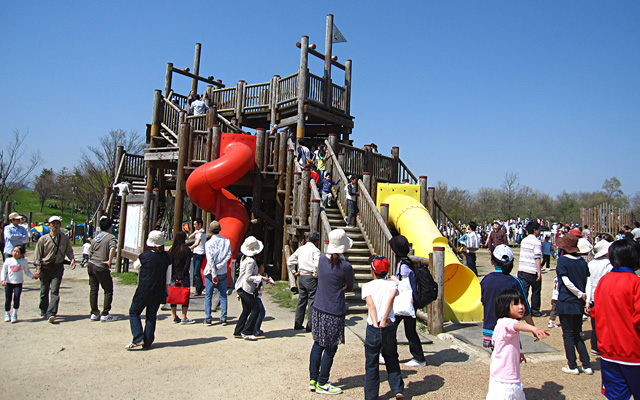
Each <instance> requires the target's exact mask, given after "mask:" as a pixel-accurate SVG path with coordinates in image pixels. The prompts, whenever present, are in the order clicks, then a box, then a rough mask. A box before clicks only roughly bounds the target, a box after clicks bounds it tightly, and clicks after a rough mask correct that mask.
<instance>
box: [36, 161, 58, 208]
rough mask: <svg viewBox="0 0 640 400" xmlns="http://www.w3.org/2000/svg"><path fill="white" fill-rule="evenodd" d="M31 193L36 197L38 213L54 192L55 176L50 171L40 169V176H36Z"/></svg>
mask: <svg viewBox="0 0 640 400" xmlns="http://www.w3.org/2000/svg"><path fill="white" fill-rule="evenodd" d="M33 191H34V193H35V194H36V196H37V197H38V201H39V202H40V212H42V209H43V208H44V203H45V202H46V201H47V199H50V198H51V196H52V195H53V194H54V192H55V191H56V174H55V173H54V172H53V170H52V169H48V168H43V169H42V172H40V175H38V176H37V177H36V179H35V186H34V188H33Z"/></svg>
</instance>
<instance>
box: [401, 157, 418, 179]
mask: <svg viewBox="0 0 640 400" xmlns="http://www.w3.org/2000/svg"><path fill="white" fill-rule="evenodd" d="M398 164H399V168H398V182H405V181H406V182H409V183H411V184H413V185H415V184H416V183H418V178H416V176H415V175H414V174H413V173H412V172H411V171H410V170H409V167H407V166H406V165H405V163H403V162H402V160H400V159H398Z"/></svg>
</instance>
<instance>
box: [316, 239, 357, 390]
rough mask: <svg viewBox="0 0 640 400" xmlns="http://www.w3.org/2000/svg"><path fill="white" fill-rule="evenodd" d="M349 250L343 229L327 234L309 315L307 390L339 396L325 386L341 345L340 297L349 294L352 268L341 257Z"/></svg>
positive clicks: (344, 309) (342, 309) (342, 318)
mask: <svg viewBox="0 0 640 400" xmlns="http://www.w3.org/2000/svg"><path fill="white" fill-rule="evenodd" d="M351 246H353V240H351V239H350V238H349V237H347V233H346V232H345V231H344V229H334V230H333V231H331V232H329V245H328V246H327V249H326V254H323V255H321V256H320V260H319V261H318V290H317V291H316V299H315V301H314V303H313V311H312V313H311V332H312V334H313V346H312V347H311V354H310V355H309V390H311V391H315V392H316V393H324V394H339V393H342V389H340V388H338V387H335V386H333V385H332V384H331V383H329V375H330V373H331V366H332V365H333V358H334V357H335V355H336V351H338V345H339V344H340V343H342V344H344V326H345V325H344V323H345V315H346V313H347V305H346V300H345V296H344V293H345V291H346V292H350V291H352V290H353V285H354V283H355V275H354V273H353V267H352V266H351V264H350V263H349V262H348V261H346V260H345V259H344V253H345V252H347V250H349V249H350V248H351Z"/></svg>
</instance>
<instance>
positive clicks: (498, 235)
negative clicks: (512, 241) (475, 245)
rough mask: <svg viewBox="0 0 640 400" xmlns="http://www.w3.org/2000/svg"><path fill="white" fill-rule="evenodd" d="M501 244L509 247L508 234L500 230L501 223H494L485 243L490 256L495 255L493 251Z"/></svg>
mask: <svg viewBox="0 0 640 400" xmlns="http://www.w3.org/2000/svg"><path fill="white" fill-rule="evenodd" d="M500 244H505V245H507V246H508V245H509V240H508V239H507V234H506V233H504V231H503V230H502V229H501V228H500V221H493V229H492V230H491V233H490V234H489V237H488V238H487V241H486V242H485V244H484V245H485V247H487V248H488V250H489V256H491V254H492V253H493V249H495V248H496V246H498V245H500Z"/></svg>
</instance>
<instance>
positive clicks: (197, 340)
mask: <svg viewBox="0 0 640 400" xmlns="http://www.w3.org/2000/svg"><path fill="white" fill-rule="evenodd" d="M221 340H227V338H226V337H222V336H218V337H216V336H214V337H204V338H191V339H181V340H176V341H175V342H154V343H153V344H152V345H151V349H161V348H163V347H186V346H194V345H198V344H206V343H214V342H219V341H221Z"/></svg>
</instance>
